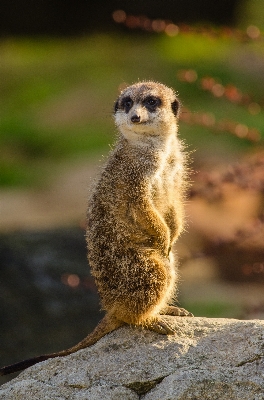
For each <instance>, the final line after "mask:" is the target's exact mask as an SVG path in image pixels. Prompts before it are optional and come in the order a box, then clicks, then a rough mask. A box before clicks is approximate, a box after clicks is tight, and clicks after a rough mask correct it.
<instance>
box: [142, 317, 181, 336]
mask: <svg viewBox="0 0 264 400" xmlns="http://www.w3.org/2000/svg"><path fill="white" fill-rule="evenodd" d="M147 328H148V329H150V330H151V331H154V332H157V333H160V334H161V335H174V334H175V330H174V329H173V328H172V327H171V326H170V325H169V324H168V323H167V322H165V321H163V320H162V319H158V320H156V321H154V322H152V323H150V324H149V325H148V326H147Z"/></svg>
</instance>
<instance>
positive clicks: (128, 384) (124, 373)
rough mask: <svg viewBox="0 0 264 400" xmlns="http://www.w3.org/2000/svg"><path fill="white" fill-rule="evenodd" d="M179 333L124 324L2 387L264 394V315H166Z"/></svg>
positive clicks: (89, 395)
mask: <svg viewBox="0 0 264 400" xmlns="http://www.w3.org/2000/svg"><path fill="white" fill-rule="evenodd" d="M166 319H167V320H168V322H169V323H170V324H171V325H173V326H174V327H175V328H176V329H177V334H175V335H172V336H162V335H158V334H156V333H153V332H151V331H148V330H143V329H138V328H132V327H123V328H120V329H118V330H117V331H115V332H112V333H111V334H109V335H107V336H105V337H104V338H103V339H101V340H100V341H99V342H97V343H96V344H95V345H94V346H92V347H90V348H87V349H83V350H80V351H78V352H77V353H75V354H72V355H70V356H68V357H62V358H56V359H51V360H47V361H45V362H43V363H39V364H36V365H35V366H33V367H31V368H29V369H28V370H26V371H24V372H22V373H21V374H20V375H19V376H18V377H17V378H15V379H13V380H12V381H11V382H8V383H6V384H5V385H3V386H2V387H1V389H0V398H1V399H2V400H11V399H12V400H20V399H21V400H22V399H23V400H24V399H28V398H29V399H31V400H42V399H45V400H46V399H47V400H50V399H53V400H63V399H71V400H79V399H80V400H81V399H83V400H84V399H91V400H97V399H98V400H99V399H100V400H102V399H107V400H117V399H120V400H121V399H122V400H124V399H127V400H130V399H131V400H134V399H141V400H161V399H162V400H176V399H177V400H188V399H189V400H194V399H196V400H198V399H203V400H204V399H206V400H207V399H221V400H225V399H228V400H230V399H237V400H241V399H245V400H251V399H252V400H253V399H254V400H257V399H263V398H264V321H260V320H251V321H239V320H233V319H208V318H180V317H166Z"/></svg>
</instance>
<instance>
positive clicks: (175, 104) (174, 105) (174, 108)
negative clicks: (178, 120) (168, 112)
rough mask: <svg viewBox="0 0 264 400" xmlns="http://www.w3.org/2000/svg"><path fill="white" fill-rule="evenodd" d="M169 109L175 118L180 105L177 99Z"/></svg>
mask: <svg viewBox="0 0 264 400" xmlns="http://www.w3.org/2000/svg"><path fill="white" fill-rule="evenodd" d="M171 109H172V112H173V114H174V115H175V117H177V116H178V115H179V111H180V103H179V101H178V100H177V99H175V100H174V101H173V102H172V103H171Z"/></svg>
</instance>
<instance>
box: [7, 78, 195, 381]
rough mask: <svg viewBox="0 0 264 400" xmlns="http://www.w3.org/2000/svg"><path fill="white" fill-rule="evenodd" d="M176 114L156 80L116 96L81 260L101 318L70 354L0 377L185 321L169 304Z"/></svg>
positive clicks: (178, 198)
mask: <svg viewBox="0 0 264 400" xmlns="http://www.w3.org/2000/svg"><path fill="white" fill-rule="evenodd" d="M178 109H179V102H178V99H177V98H176V96H175V93H174V92H173V90H172V89H170V88H168V87H166V86H165V85H163V84H160V83H156V82H139V83H136V84H134V85H132V86H130V87H128V88H127V89H125V90H124V91H123V92H122V93H121V95H120V96H119V99H118V100H117V103H116V106H115V122H116V126H117V128H118V131H119V136H118V140H117V143H116V146H115V148H114V150H113V151H112V152H111V153H110V155H109V158H108V161H107V163H106V165H105V167H104V168H103V170H102V173H101V176H100V178H99V180H98V182H97V184H96V185H95V188H94V191H93V193H92V196H91V199H90V201H89V206H88V211H87V232H86V238H87V246H88V259H89V264H90V266H91V271H92V274H93V276H94V278H95V282H96V285H97V287H98V291H99V294H100V297H101V303H102V308H103V309H104V310H105V311H106V316H105V317H104V318H103V320H102V321H101V322H100V323H99V325H98V326H97V327H96V328H95V330H94V331H93V332H92V333H91V334H90V335H88V336H87V337H86V338H85V339H84V340H83V341H82V342H80V343H78V344H77V345H76V346H74V347H72V348H71V349H68V350H64V351H61V352H58V353H53V354H49V355H45V356H40V357H37V358H35V359H31V360H26V361H24V362H22V363H18V364H16V365H13V366H10V367H5V368H3V369H2V370H0V372H2V374H3V372H4V373H9V372H14V370H19V369H24V368H26V367H27V366H29V365H32V364H35V363H36V362H39V361H42V360H43V359H47V358H51V357H56V356H64V355H67V354H70V353H73V352H75V351H77V350H79V349H81V348H84V347H87V346H90V345H91V344H93V343H95V342H96V341H97V340H99V339H100V338H101V337H102V336H104V335H105V334H107V333H108V332H111V331H112V330H114V329H117V328H118V327H120V326H122V325H124V324H132V325H136V326H138V325H141V326H144V327H145V328H148V329H151V330H154V331H156V332H159V333H162V334H170V333H174V331H173V329H172V328H171V327H170V326H169V325H168V324H167V322H166V321H165V320H164V319H163V317H162V314H171V315H182V316H191V315H192V314H191V313H188V311H186V310H184V309H182V308H178V307H174V306H170V305H169V303H170V301H171V299H172V296H173V294H174V292H175V289H176V285H177V271H176V267H175V263H174V259H173V255H172V252H171V248H172V245H173V243H174V242H175V241H176V239H177V238H178V236H179V234H180V233H181V231H182V229H183V219H184V216H183V200H184V189H185V156H184V152H183V151H182V145H181V142H180V141H179V139H178V138H177V130H178V127H177V117H178ZM12 367H13V369H12ZM14 367H16V369H14Z"/></svg>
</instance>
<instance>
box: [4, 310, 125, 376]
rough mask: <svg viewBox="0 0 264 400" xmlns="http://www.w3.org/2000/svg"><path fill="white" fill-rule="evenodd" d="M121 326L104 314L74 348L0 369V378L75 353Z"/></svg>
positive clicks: (121, 322) (119, 322) (123, 323)
mask: <svg viewBox="0 0 264 400" xmlns="http://www.w3.org/2000/svg"><path fill="white" fill-rule="evenodd" d="M122 325H125V322H123V321H119V320H117V319H116V318H114V317H112V316H109V315H108V314H106V315H105V317H104V318H103V319H102V320H101V321H100V322H99V324H98V325H97V327H96V328H95V329H94V331H93V332H91V333H90V334H89V335H88V336H86V337H85V338H84V339H83V340H82V341H81V342H79V343H77V344H76V345H75V346H73V347H71V348H69V349H67V350H62V351H58V352H56V353H50V354H44V355H41V356H38V357H34V358H29V359H27V360H24V361H20V362H18V363H16V364H12V365H8V366H6V367H3V368H0V376H3V375H8V374H12V373H14V372H19V371H22V370H24V369H26V368H28V367H31V366H32V365H35V364H37V363H39V362H41V361H45V360H48V359H49V358H55V357H64V356H68V355H69V354H72V353H75V352H76V351H78V350H81V349H84V348H86V347H89V346H92V345H93V344H95V343H96V342H97V341H98V340H99V339H101V338H102V337H103V336H105V335H107V334H108V333H110V332H112V331H114V330H116V329H117V328H119V327H120V326H122Z"/></svg>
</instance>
